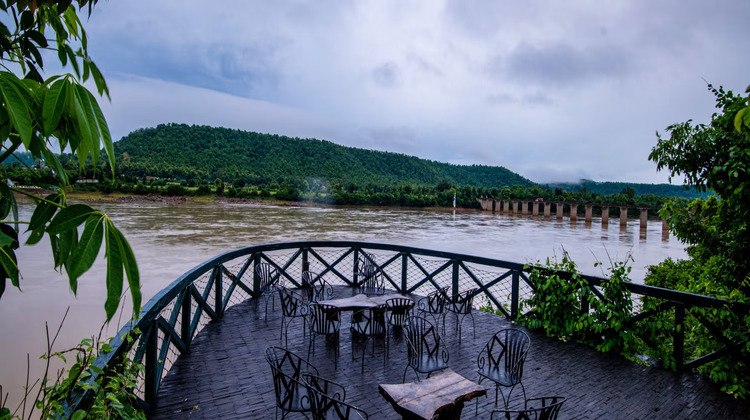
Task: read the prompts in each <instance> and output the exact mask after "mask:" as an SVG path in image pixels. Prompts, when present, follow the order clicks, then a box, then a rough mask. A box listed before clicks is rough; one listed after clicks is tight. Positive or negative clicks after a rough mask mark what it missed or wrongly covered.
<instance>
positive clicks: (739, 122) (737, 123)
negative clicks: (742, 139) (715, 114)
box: [734, 108, 748, 133]
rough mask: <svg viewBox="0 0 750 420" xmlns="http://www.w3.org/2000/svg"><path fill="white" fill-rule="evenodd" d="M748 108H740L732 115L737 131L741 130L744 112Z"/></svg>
mask: <svg viewBox="0 0 750 420" xmlns="http://www.w3.org/2000/svg"><path fill="white" fill-rule="evenodd" d="M747 110H748V108H742V109H741V110H739V112H737V115H735V116H734V129H735V130H737V131H738V132H740V133H741V132H742V124H743V120H744V116H745V113H747Z"/></svg>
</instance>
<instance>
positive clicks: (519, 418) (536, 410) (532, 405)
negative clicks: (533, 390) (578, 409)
mask: <svg viewBox="0 0 750 420" xmlns="http://www.w3.org/2000/svg"><path fill="white" fill-rule="evenodd" d="M564 402H565V397H541V398H530V399H528V400H526V402H525V404H524V409H523V410H493V411H492V414H490V420H494V419H495V415H496V414H497V415H498V416H497V418H498V420H555V419H557V416H558V414H560V407H562V405H563V403H564Z"/></svg>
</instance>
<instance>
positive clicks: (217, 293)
mask: <svg viewBox="0 0 750 420" xmlns="http://www.w3.org/2000/svg"><path fill="white" fill-rule="evenodd" d="M211 275H212V276H213V278H214V311H215V312H216V315H218V317H219V318H223V317H224V305H223V302H222V301H223V300H224V298H223V296H222V294H223V293H222V292H223V287H222V286H223V284H222V279H223V278H224V276H223V275H222V272H221V265H217V266H216V267H214V272H213V273H212V274H211Z"/></svg>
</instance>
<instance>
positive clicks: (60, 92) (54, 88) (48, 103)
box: [42, 79, 69, 136]
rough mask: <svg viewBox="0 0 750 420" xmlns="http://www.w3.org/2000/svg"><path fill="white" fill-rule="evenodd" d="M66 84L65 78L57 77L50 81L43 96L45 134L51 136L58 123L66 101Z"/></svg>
mask: <svg viewBox="0 0 750 420" xmlns="http://www.w3.org/2000/svg"><path fill="white" fill-rule="evenodd" d="M68 85H69V84H68V81H67V80H66V79H59V80H57V81H56V82H54V83H52V85H51V86H50V87H49V90H48V91H47V94H46V95H45V96H44V105H43V106H42V122H43V127H44V135H45V136H51V135H52V133H53V132H54V131H55V129H56V128H57V125H58V124H59V123H60V117H62V113H63V111H64V110H65V105H66V104H67V103H68Z"/></svg>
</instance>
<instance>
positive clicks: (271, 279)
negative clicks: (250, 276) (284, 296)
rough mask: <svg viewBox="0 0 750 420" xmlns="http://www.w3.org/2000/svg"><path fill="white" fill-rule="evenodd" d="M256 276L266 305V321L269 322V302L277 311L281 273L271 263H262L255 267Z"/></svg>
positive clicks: (272, 308)
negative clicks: (276, 296) (276, 300)
mask: <svg viewBox="0 0 750 420" xmlns="http://www.w3.org/2000/svg"><path fill="white" fill-rule="evenodd" d="M255 276H256V277H257V278H258V281H259V288H260V292H261V297H263V301H264V302H265V304H266V312H265V318H264V319H265V320H266V321H267V320H268V300H269V299H270V300H271V310H276V304H275V300H274V296H275V295H276V290H277V289H278V283H279V271H278V270H277V269H276V267H274V266H273V265H271V264H269V263H260V264H258V265H256V266H255Z"/></svg>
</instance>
